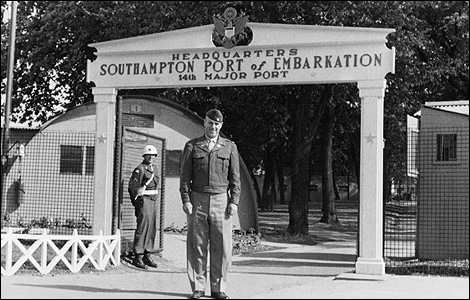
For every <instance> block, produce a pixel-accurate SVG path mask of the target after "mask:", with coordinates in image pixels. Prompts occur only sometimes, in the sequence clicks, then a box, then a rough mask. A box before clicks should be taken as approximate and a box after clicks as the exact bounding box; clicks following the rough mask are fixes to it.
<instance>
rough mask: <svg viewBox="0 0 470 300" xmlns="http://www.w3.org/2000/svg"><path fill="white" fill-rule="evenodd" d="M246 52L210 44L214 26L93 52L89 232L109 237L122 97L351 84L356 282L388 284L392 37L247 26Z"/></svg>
mask: <svg viewBox="0 0 470 300" xmlns="http://www.w3.org/2000/svg"><path fill="white" fill-rule="evenodd" d="M246 25H247V26H248V27H250V29H251V30H252V32H253V40H252V42H251V43H250V44H249V45H248V46H238V47H233V48H230V49H225V48H221V47H215V46H214V45H213V44H212V32H213V30H214V25H204V26H199V27H193V28H188V29H182V30H175V31H169V32H163V33H157V34H151V35H145V36H139V37H133V38H126V39H120V40H114V41H108V42H102V43H95V44H90V47H94V48H96V49H97V52H96V55H97V59H96V60H94V61H93V62H90V61H89V62H88V66H87V81H89V82H93V83H94V84H95V87H94V88H92V90H93V95H94V101H95V102H96V105H97V116H96V119H97V121H96V137H97V138H96V142H95V187H99V188H95V192H94V195H95V207H94V220H95V221H94V224H93V230H94V232H99V230H103V233H104V234H110V233H111V218H112V215H111V213H112V207H111V205H112V181H113V180H112V178H113V170H112V167H113V148H114V147H113V146H114V131H115V125H114V124H115V102H116V95H117V90H118V89H144V88H171V87H175V88H177V87H178V88H184V87H213V86H250V85H281V84H325V83H351V82H356V83H357V87H358V88H359V96H360V98H361V108H362V109H361V154H360V168H361V174H360V191H361V192H360V208H359V211H360V214H359V230H360V233H359V257H358V259H357V261H356V273H358V274H371V275H384V274H385V263H384V261H383V222H382V221H383V215H382V211H383V201H382V179H383V172H382V167H383V147H384V143H383V101H384V95H385V87H386V80H385V76H386V75H387V74H388V73H394V71H395V49H393V48H392V49H389V48H387V47H386V45H385V43H386V41H387V40H386V37H387V35H388V34H390V33H392V32H394V31H395V30H394V29H378V28H356V27H328V26H315V25H284V24H282V25H281V24H266V23H247V24H246Z"/></svg>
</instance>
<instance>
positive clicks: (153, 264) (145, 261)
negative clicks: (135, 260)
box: [143, 252, 158, 268]
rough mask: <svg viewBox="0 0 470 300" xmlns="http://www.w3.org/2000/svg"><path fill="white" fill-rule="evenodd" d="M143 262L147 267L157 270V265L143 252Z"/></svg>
mask: <svg viewBox="0 0 470 300" xmlns="http://www.w3.org/2000/svg"><path fill="white" fill-rule="evenodd" d="M143 262H144V263H145V264H146V265H147V266H149V267H152V268H158V265H157V264H156V263H155V262H154V261H153V260H152V258H151V257H150V253H148V252H145V254H144V259H143Z"/></svg>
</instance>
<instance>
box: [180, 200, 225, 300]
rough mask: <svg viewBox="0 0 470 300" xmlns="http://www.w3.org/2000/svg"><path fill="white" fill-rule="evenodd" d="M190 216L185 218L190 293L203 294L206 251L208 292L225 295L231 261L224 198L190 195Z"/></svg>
mask: <svg viewBox="0 0 470 300" xmlns="http://www.w3.org/2000/svg"><path fill="white" fill-rule="evenodd" d="M191 202H192V204H193V213H192V214H191V215H187V218H188V233H187V243H186V252H187V253H186V255H187V272H188V277H189V282H190V285H191V289H192V291H196V290H199V291H205V286H206V279H207V260H208V252H209V253H210V254H209V257H210V287H211V292H225V290H226V287H227V275H228V271H229V267H230V265H231V260H232V218H231V216H230V215H229V214H227V205H228V195H227V194H226V193H225V194H210V193H198V192H191Z"/></svg>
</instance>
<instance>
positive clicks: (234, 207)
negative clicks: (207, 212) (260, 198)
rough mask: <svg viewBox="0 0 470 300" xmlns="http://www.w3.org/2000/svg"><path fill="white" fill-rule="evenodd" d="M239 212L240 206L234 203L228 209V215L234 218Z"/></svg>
mask: <svg viewBox="0 0 470 300" xmlns="http://www.w3.org/2000/svg"><path fill="white" fill-rule="evenodd" d="M237 211H238V205H236V204H233V203H230V204H229V205H228V207H227V213H228V214H229V215H231V216H233V215H234V214H236V213H237Z"/></svg>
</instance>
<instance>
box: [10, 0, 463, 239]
mask: <svg viewBox="0 0 470 300" xmlns="http://www.w3.org/2000/svg"><path fill="white" fill-rule="evenodd" d="M229 6H232V7H234V8H236V9H237V11H239V12H243V13H244V14H246V15H248V16H249V17H250V19H249V22H259V23H268V22H269V23H280V24H306V25H323V26H350V27H377V28H394V29H395V32H394V33H392V34H390V35H389V36H388V42H387V45H388V46H389V47H395V49H396V61H395V65H396V67H395V73H394V74H388V75H387V77H386V79H387V88H386V95H385V103H384V110H385V112H384V115H385V117H384V118H385V119H384V137H385V139H386V143H385V152H384V153H385V154H384V163H385V165H384V170H385V171H386V173H385V175H386V176H384V180H385V181H386V183H387V182H388V183H389V182H391V180H392V179H394V178H398V177H399V176H403V175H402V174H403V170H404V169H405V165H404V163H405V161H406V159H405V157H406V151H405V150H406V140H405V139H406V135H405V134H404V133H405V131H406V115H407V114H410V113H414V112H415V111H416V110H417V109H418V108H419V106H420V105H421V104H423V103H425V102H426V101H435V100H459V99H468V98H469V74H468V73H469V72H468V68H469V65H468V56H469V55H468V54H469V50H468V49H469V45H468V40H469V23H468V1H215V2H214V1H19V5H18V17H17V29H16V30H17V34H16V35H17V39H16V46H15V60H16V65H15V69H14V84H13V95H12V96H13V97H12V99H13V102H12V114H11V120H12V121H13V122H20V123H25V122H28V123H32V122H39V123H43V122H45V121H46V120H48V119H49V118H51V117H53V116H54V115H56V114H58V113H61V112H62V111H64V110H65V109H67V108H70V107H74V106H76V105H79V104H81V103H85V102H90V101H93V97H92V94H91V90H90V84H89V83H87V82H86V74H85V73H86V64H87V60H93V59H94V50H95V49H93V48H90V47H89V44H92V43H96V42H104V41H109V40H114V39H121V38H127V37H133V36H139V35H146V34H153V33H158V32H164V31H170V30H177V29H182V28H188V27H193V26H200V25H207V24H211V23H212V16H213V15H215V14H220V13H222V12H223V11H224V10H225V8H227V7H229ZM6 7H7V2H6V1H2V2H1V9H2V16H5V17H8V16H7V15H6V12H7V11H6ZM1 26H2V28H1V29H2V34H1V41H2V42H1V47H2V51H1V77H2V87H1V93H2V95H4V94H5V79H6V67H7V63H6V62H7V53H8V51H7V49H8V46H9V45H8V43H9V40H8V36H9V27H8V21H7V19H6V18H3V19H2V24H1ZM323 89H324V87H322V86H272V87H249V88H248V87H233V88H232V87H226V88H210V89H204V88H193V89H164V90H153V91H149V90H146V91H139V92H142V93H146V94H152V95H157V96H163V97H166V98H168V99H171V100H173V101H176V102H178V103H181V104H182V105H184V106H186V107H188V108H190V109H192V110H193V111H195V112H197V113H198V114H200V115H201V116H202V115H203V113H204V111H205V110H206V109H207V108H209V107H218V108H219V109H221V110H222V111H223V112H224V114H225V115H226V119H227V122H225V125H224V132H225V133H226V134H228V135H229V137H230V138H232V139H233V140H235V141H236V142H237V144H238V145H239V147H240V151H241V153H242V155H243V157H244V160H245V162H246V163H247V165H248V166H249V168H250V169H251V168H257V167H259V166H263V163H264V162H265V160H266V157H267V156H266V155H270V156H269V157H270V158H271V159H272V161H274V162H276V166H277V165H279V166H282V168H285V170H286V174H289V175H292V174H297V177H296V178H295V179H293V182H292V186H296V187H299V188H300V190H299V189H295V191H294V189H293V193H292V198H291V199H290V201H291V202H292V203H294V204H295V205H293V209H292V214H291V221H292V227H291V225H289V226H290V228H291V230H290V232H292V233H300V232H302V233H306V232H308V224H307V223H306V222H305V216H306V213H308V207H306V205H305V204H306V203H307V201H308V199H306V198H305V197H308V196H306V195H305V193H304V191H305V189H306V188H307V189H308V187H306V185H308V184H309V183H308V180H307V181H306V180H305V178H302V176H303V175H302V176H300V175H299V174H308V173H312V172H314V171H315V170H313V171H312V170H310V172H307V173H305V169H304V168H307V169H308V168H309V166H315V164H311V163H310V162H307V163H305V162H304V161H299V160H298V158H299V154H300V153H302V151H304V153H308V151H309V149H311V150H312V151H317V150H319V149H314V148H317V146H315V143H305V141H301V139H300V137H297V138H295V134H296V133H297V132H296V131H297V130H300V131H301V132H302V135H303V136H302V138H309V139H312V141H315V139H317V138H318V134H315V133H313V132H311V131H308V129H307V130H305V127H303V129H302V127H298V126H303V125H301V124H302V123H303V122H305V121H307V124H308V122H309V121H310V122H311V121H315V120H316V119H315V118H316V117H315V116H317V114H318V112H319V111H318V108H319V107H320V106H318V99H320V98H319V96H318V95H320V94H321V92H322V90H323ZM334 90H335V92H334V95H333V96H332V99H333V101H334V109H335V116H336V122H335V126H334V128H333V132H332V142H333V143H332V147H331V149H332V150H331V151H332V159H333V161H332V166H333V170H334V172H335V173H338V174H344V173H347V174H356V176H357V175H358V172H359V169H358V168H359V164H358V161H359V157H358V156H359V151H358V149H359V147H360V144H359V143H360V142H359V128H360V99H359V96H358V93H357V88H356V87H355V85H353V84H351V85H338V87H336V88H335V89H334ZM132 92H133V93H135V92H136V91H132ZM120 93H130V92H129V91H120ZM300 95H310V98H308V97H305V98H303V101H306V102H302V103H304V104H303V105H307V106H305V110H306V111H305V114H304V116H303V118H304V119H302V120H297V119H296V118H297V117H296V113H295V112H296V109H295V105H298V104H299V101H300V100H301V99H300V98H299V96H300ZM307 99H309V100H310V101H307ZM307 103H308V104H307ZM3 110H4V108H3V104H2V113H3V114H5V112H4V111H3ZM312 118H313V119H312ZM296 122H300V123H299V124H297V125H295V124H296ZM296 126H297V127H296ZM294 128H295V129H294ZM299 128H300V129H299ZM307 140H308V139H307ZM312 144H313V145H314V146H313V147H312ZM296 151H298V152H296ZM305 151H306V152H305ZM302 157H305V155H303V156H302ZM308 157H314V155H308ZM279 161H281V163H278V162H279ZM296 168H301V169H302V170H301V172H300V173H296V172H295V171H296ZM294 177H295V176H294ZM384 186H386V185H384ZM305 210H307V212H305ZM298 216H301V217H298Z"/></svg>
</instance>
